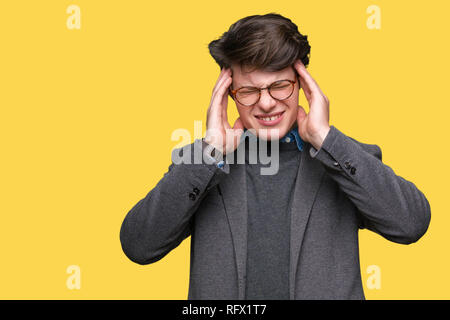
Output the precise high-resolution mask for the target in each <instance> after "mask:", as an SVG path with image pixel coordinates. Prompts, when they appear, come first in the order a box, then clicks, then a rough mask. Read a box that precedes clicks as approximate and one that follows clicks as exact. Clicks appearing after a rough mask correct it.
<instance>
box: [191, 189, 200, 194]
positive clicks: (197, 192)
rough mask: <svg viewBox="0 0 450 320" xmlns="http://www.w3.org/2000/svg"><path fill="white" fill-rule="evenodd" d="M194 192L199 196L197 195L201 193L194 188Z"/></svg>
mask: <svg viewBox="0 0 450 320" xmlns="http://www.w3.org/2000/svg"><path fill="white" fill-rule="evenodd" d="M192 191H194V192H195V194H197V195H198V194H199V193H200V190H199V189H198V188H194V189H192Z"/></svg>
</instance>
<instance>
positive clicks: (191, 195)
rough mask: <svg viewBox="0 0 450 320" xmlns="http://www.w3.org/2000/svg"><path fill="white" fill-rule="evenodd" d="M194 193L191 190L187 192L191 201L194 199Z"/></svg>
mask: <svg viewBox="0 0 450 320" xmlns="http://www.w3.org/2000/svg"><path fill="white" fill-rule="evenodd" d="M195 198H196V197H195V194H193V193H192V192H191V193H189V199H191V200H192V201H194V200H195Z"/></svg>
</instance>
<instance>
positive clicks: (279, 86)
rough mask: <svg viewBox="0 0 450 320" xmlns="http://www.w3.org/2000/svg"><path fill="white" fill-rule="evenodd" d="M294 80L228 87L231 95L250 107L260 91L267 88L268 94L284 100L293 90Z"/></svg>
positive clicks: (257, 99) (259, 94)
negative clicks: (263, 86)
mask: <svg viewBox="0 0 450 320" xmlns="http://www.w3.org/2000/svg"><path fill="white" fill-rule="evenodd" d="M295 83H296V81H292V80H287V79H285V80H278V81H275V82H273V83H272V84H270V85H269V86H268V87H265V88H256V87H241V88H239V89H234V90H232V89H231V88H230V89H229V91H230V93H231V94H232V96H233V97H234V98H235V99H236V100H237V101H238V102H239V103H240V104H242V105H244V106H247V107H250V106H252V105H255V104H256V103H258V101H259V99H260V98H261V91H262V90H264V89H267V90H268V91H269V94H270V96H271V97H272V98H274V99H275V100H280V101H281V100H286V99H288V98H289V97H290V96H291V95H292V93H293V92H294V86H295Z"/></svg>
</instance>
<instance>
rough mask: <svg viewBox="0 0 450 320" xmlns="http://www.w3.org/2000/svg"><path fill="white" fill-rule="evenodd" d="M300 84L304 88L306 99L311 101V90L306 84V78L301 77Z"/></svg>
mask: <svg viewBox="0 0 450 320" xmlns="http://www.w3.org/2000/svg"><path fill="white" fill-rule="evenodd" d="M300 84H301V86H302V88H303V93H304V94H305V97H306V100H308V102H309V103H310V102H311V90H310V89H309V88H308V87H307V86H306V84H305V80H303V78H300Z"/></svg>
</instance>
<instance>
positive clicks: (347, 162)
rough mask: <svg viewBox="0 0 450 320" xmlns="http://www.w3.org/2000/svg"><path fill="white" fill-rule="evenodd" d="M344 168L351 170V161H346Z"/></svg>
mask: <svg viewBox="0 0 450 320" xmlns="http://www.w3.org/2000/svg"><path fill="white" fill-rule="evenodd" d="M344 166H345V168H346V169H350V161H345V163H344Z"/></svg>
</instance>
